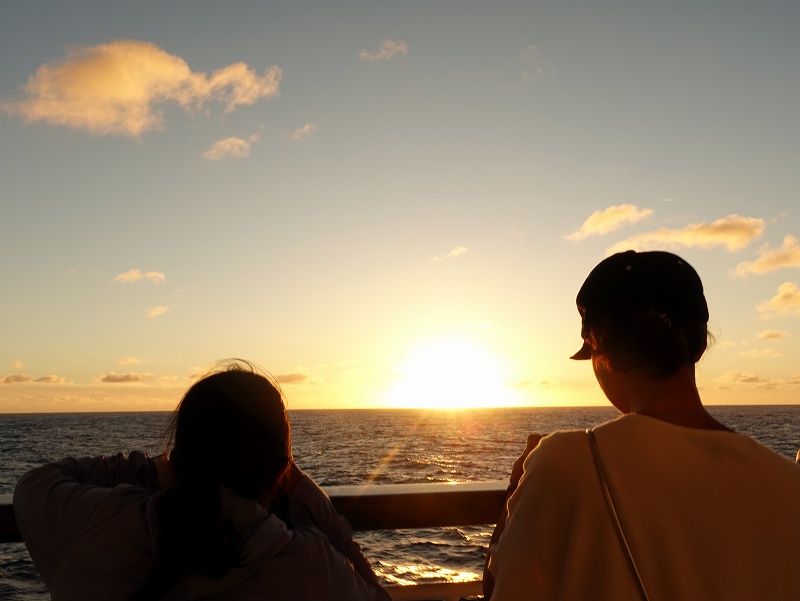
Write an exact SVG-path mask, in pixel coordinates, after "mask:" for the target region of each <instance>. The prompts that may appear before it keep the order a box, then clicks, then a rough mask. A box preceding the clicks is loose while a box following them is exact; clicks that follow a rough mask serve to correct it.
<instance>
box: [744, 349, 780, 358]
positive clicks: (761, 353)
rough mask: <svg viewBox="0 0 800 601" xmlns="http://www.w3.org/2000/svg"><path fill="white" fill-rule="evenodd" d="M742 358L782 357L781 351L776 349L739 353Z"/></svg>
mask: <svg viewBox="0 0 800 601" xmlns="http://www.w3.org/2000/svg"><path fill="white" fill-rule="evenodd" d="M739 356H740V357H780V356H781V353H780V351H778V350H776V349H774V348H760V349H758V348H755V349H751V350H749V351H742V352H741V353H739Z"/></svg>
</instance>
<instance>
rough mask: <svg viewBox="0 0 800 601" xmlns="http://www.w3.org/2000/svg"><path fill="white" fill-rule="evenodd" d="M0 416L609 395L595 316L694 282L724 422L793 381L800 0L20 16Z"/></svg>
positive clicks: (229, 7)
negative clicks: (664, 284)
mask: <svg viewBox="0 0 800 601" xmlns="http://www.w3.org/2000/svg"><path fill="white" fill-rule="evenodd" d="M0 17H1V18H0V52H2V56H4V57H5V58H4V60H3V61H2V62H0V152H2V158H3V160H2V161H0V173H2V181H3V186H2V189H1V190H0V198H2V206H3V211H2V219H0V250H2V257H3V259H2V260H3V268H4V274H5V282H6V285H5V286H6V288H5V294H3V295H1V296H0V320H2V321H0V326H2V330H3V332H4V336H3V337H4V344H3V345H2V346H0V382H3V383H2V384H0V411H25V410H31V411H71V410H104V409H162V408H171V407H172V406H174V404H175V402H176V400H177V399H178V398H179V396H180V393H181V391H182V390H183V389H185V388H186V387H187V386H188V385H189V384H190V383H191V381H192V378H193V377H196V374H198V373H202V372H203V371H204V370H205V369H207V368H208V366H209V365H211V364H213V362H214V361H216V360H218V359H222V358H225V357H230V356H238V357H245V358H248V359H251V360H253V361H255V362H257V363H259V364H261V365H262V366H264V367H265V368H266V369H268V370H269V371H271V372H272V373H273V374H275V375H276V377H277V378H278V379H279V380H280V381H281V382H282V385H283V387H284V390H285V392H286V394H287V397H288V399H289V403H290V407H296V408H302V407H339V406H353V407H360V406H387V405H388V406H400V405H432V406H437V405H438V406H473V405H483V404H486V405H493V404H530V405H536V404H542V405H550V404H578V405H586V404H596V403H602V402H604V399H603V397H602V394H601V393H600V391H599V389H598V388H597V386H596V384H595V383H594V380H593V377H592V374H591V369H590V367H589V366H588V365H586V364H584V363H577V362H570V361H569V360H568V359H567V357H568V356H569V355H570V354H571V353H572V352H574V350H576V348H577V347H578V346H579V345H580V339H579V320H578V316H577V312H576V311H575V306H574V298H575V294H576V292H577V290H578V288H579V287H580V284H581V282H582V281H583V279H584V277H585V276H586V274H587V273H588V272H589V270H590V269H591V268H592V267H593V266H594V265H595V264H596V263H597V262H598V261H599V260H601V259H602V258H603V257H604V256H606V255H607V254H608V253H610V252H613V251H614V250H618V249H624V248H636V249H639V250H651V249H666V250H671V251H673V252H677V253H678V254H680V255H681V256H683V257H685V258H686V259H687V260H688V261H689V262H690V263H691V264H692V265H694V266H695V268H696V269H697V270H698V272H699V273H700V275H701V277H702V278H703V280H704V282H705V284H706V289H707V296H708V301H709V305H710V310H711V330H712V332H713V333H714V334H715V336H716V338H717V341H716V344H715V345H714V346H713V348H712V350H711V351H710V352H709V353H707V355H706V357H705V358H704V359H703V361H702V362H701V363H700V365H699V368H698V379H699V383H700V385H701V388H702V393H703V396H704V398H705V399H706V400H707V401H708V402H713V403H787V402H796V398H797V391H798V388H800V367H798V365H800V361H798V359H799V358H800V346H798V345H799V344H800V343H799V342H798V340H796V339H797V337H798V331H797V324H798V315H800V289H798V284H797V282H798V273H797V268H798V267H799V266H800V242H798V238H800V221H798V217H797V215H796V206H797V195H798V190H800V175H799V174H798V168H797V164H798V149H797V140H798V139H800V135H799V134H800V131H798V130H800V121H798V119H797V110H796V107H797V105H798V100H799V99H800V63H799V62H798V61H797V57H798V56H800V42H798V39H797V35H796V32H797V30H798V26H800V6H799V5H797V3H795V2H777V1H768V2H763V3H758V4H757V5H756V4H753V3H735V2H721V1H720V2H700V3H697V2H670V3H650V2H632V1H630V2H628V1H611V2H604V3H596V2H586V1H582V2H572V3H564V2H538V3H530V2H506V1H499V2H494V3H481V2H464V1H458V2H456V1H453V2H450V1H437V2H421V1H420V2H394V3H370V2H337V3H308V2H292V3H273V2H235V3H219V2H203V1H193V2H166V3H156V2H138V3H113V4H109V3H100V2H73V3H57V2H36V3H23V2H7V3H2V4H1V5H0Z"/></svg>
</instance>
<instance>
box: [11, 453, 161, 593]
mask: <svg viewBox="0 0 800 601" xmlns="http://www.w3.org/2000/svg"><path fill="white" fill-rule="evenodd" d="M119 484H131V485H135V486H136V487H138V488H140V489H141V488H143V489H146V490H149V491H155V490H157V489H158V477H157V473H156V469H155V467H154V465H153V462H152V460H151V459H150V458H149V457H148V456H147V455H146V454H144V453H141V452H138V451H136V452H133V453H131V454H130V455H128V456H126V455H124V454H122V453H120V454H118V455H114V456H111V457H82V458H73V457H68V458H66V459H62V460H61V461H57V462H54V463H48V464H45V465H42V466H39V467H36V468H34V469H32V470H30V471H28V472H27V473H26V474H24V475H23V476H22V478H21V479H20V480H19V482H18V483H17V486H16V488H15V490H14V513H15V514H16V519H17V525H18V526H19V530H20V532H21V533H22V538H23V540H24V541H25V545H26V546H27V547H28V551H29V553H30V555H31V558H32V559H33V561H34V563H35V565H36V567H37V569H38V570H39V572H40V573H41V575H42V577H43V578H44V579H45V581H47V580H48V578H49V576H50V575H51V574H52V573H53V572H54V571H55V570H56V569H57V568H58V565H59V563H60V561H61V560H62V558H63V557H64V556H65V554H66V553H68V552H69V549H70V548H71V547H72V545H73V543H74V542H75V540H77V538H78V536H79V535H80V533H81V531H82V529H83V528H84V526H85V524H86V523H87V522H88V521H89V519H90V518H91V517H92V515H93V514H94V512H95V511H97V509H98V507H99V506H100V504H101V503H102V502H103V500H104V499H105V498H106V497H107V495H108V494H109V493H110V492H111V490H112V489H113V488H114V487H115V486H117V485H119Z"/></svg>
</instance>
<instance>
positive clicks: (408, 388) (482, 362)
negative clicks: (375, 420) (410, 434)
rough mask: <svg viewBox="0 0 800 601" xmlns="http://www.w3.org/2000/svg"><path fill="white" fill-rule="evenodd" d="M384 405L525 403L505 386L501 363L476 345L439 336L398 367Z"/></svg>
mask: <svg viewBox="0 0 800 601" xmlns="http://www.w3.org/2000/svg"><path fill="white" fill-rule="evenodd" d="M399 372H400V373H401V374H402V377H401V378H400V380H399V381H398V382H397V383H396V384H395V385H394V386H393V387H392V389H391V390H390V391H389V393H388V395H387V397H386V398H385V400H384V402H383V403H381V405H382V406H384V407H393V408H426V409H474V408H478V407H508V406H518V405H523V404H525V403H524V401H523V399H522V396H521V395H520V394H519V393H517V392H516V391H514V390H512V389H511V388H509V387H508V386H507V385H506V383H505V382H506V380H507V378H506V374H505V373H504V372H505V369H504V366H503V365H502V364H501V363H500V362H499V361H498V360H497V359H495V358H494V357H492V356H491V355H490V354H489V353H488V352H486V350H485V349H483V348H482V347H481V346H479V345H478V344H476V343H474V342H471V341H466V340H457V339H438V340H434V341H429V342H427V343H424V344H422V345H420V346H419V347H418V348H417V350H416V351H414V353H413V354H412V356H411V357H410V358H409V360H408V361H407V363H406V364H405V365H403V367H401V368H400V369H399Z"/></svg>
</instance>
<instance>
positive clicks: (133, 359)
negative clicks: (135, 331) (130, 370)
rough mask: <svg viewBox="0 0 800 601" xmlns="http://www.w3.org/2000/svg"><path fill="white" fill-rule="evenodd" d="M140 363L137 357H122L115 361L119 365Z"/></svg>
mask: <svg viewBox="0 0 800 601" xmlns="http://www.w3.org/2000/svg"><path fill="white" fill-rule="evenodd" d="M141 362H142V361H141V360H140V359H139V358H138V357H123V358H122V359H120V360H119V361H117V363H118V364H119V365H139V364H140V363H141Z"/></svg>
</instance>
